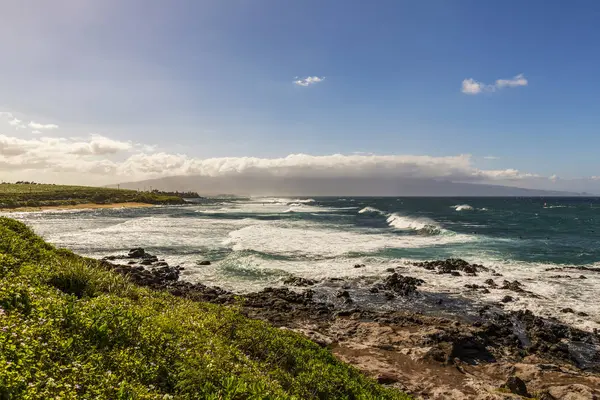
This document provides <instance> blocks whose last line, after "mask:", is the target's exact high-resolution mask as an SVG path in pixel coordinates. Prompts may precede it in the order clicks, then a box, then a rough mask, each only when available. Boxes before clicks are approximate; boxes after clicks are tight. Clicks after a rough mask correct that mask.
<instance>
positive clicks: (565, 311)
mask: <svg viewBox="0 0 600 400" xmlns="http://www.w3.org/2000/svg"><path fill="white" fill-rule="evenodd" d="M560 312H561V313H570V314H573V313H575V311H573V309H572V308H568V307H567V308H563V309H562V310H560Z"/></svg>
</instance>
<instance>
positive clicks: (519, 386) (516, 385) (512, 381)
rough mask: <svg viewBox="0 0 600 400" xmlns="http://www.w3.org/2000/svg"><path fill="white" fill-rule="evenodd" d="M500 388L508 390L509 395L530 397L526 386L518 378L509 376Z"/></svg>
mask: <svg viewBox="0 0 600 400" xmlns="http://www.w3.org/2000/svg"><path fill="white" fill-rule="evenodd" d="M502 388H504V389H508V390H510V392H511V393H514V394H518V395H519V396H524V397H531V396H530V395H529V392H527V385H525V382H523V380H522V379H521V378H519V377H516V376H511V377H510V378H508V380H507V381H506V383H504V384H503V385H502Z"/></svg>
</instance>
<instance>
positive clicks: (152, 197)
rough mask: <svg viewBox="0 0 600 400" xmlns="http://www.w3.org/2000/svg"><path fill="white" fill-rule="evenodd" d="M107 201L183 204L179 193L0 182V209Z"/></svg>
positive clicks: (101, 202) (105, 202) (108, 202)
mask: <svg viewBox="0 0 600 400" xmlns="http://www.w3.org/2000/svg"><path fill="white" fill-rule="evenodd" d="M110 203H148V204H183V203H184V200H183V199H182V198H181V197H179V196H173V195H164V194H161V193H156V192H152V193H150V192H137V191H135V190H120V189H108V188H100V187H90V186H66V185H44V184H23V183H19V184H16V183H1V184H0V208H17V207H51V206H67V205H78V204H110Z"/></svg>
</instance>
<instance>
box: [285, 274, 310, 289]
mask: <svg viewBox="0 0 600 400" xmlns="http://www.w3.org/2000/svg"><path fill="white" fill-rule="evenodd" d="M315 283H317V281H315V280H313V279H307V278H300V277H298V276H290V277H289V278H286V279H285V280H284V281H283V284H284V285H291V286H302V287H303V286H313V285H314V284H315Z"/></svg>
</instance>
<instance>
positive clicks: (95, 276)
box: [0, 218, 408, 400]
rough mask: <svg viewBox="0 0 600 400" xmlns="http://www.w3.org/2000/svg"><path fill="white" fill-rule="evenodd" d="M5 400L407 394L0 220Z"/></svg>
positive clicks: (277, 333) (234, 315)
mask: <svg viewBox="0 0 600 400" xmlns="http://www.w3.org/2000/svg"><path fill="white" fill-rule="evenodd" d="M0 398H2V399H50V398H60V399H92V398H93V399H157V400H158V399H190V400H191V399H407V398H408V397H407V396H406V395H404V394H402V393H400V392H398V391H393V390H391V389H386V388H383V387H382V386H380V385H378V384H376V383H375V382H373V381H371V380H369V379H367V378H365V377H364V376H363V375H361V374H360V373H359V372H358V371H356V370H355V369H354V368H352V367H350V366H348V365H346V364H343V363H342V362H340V361H338V360H337V359H336V358H335V357H334V356H333V355H332V354H331V352H330V351H329V350H327V349H323V348H321V347H320V346H318V345H317V344H315V343H313V342H310V341H308V340H307V339H305V338H304V337H302V336H300V335H299V334H296V333H293V332H290V331H286V330H280V329H276V328H273V327H271V326H269V325H267V324H266V323H264V322H260V321H257V320H251V319H247V318H245V317H243V316H242V315H241V314H239V313H238V312H237V310H236V308H235V307H233V308H230V307H226V306H217V305H211V304H207V303H201V302H194V301H191V300H186V299H183V298H180V297H174V296H172V295H170V294H168V293H167V292H162V291H151V290H149V289H145V288H141V287H138V286H135V285H133V284H132V283H131V282H130V281H128V280H127V279H126V278H124V277H122V276H121V275H117V274H116V273H113V272H110V271H108V270H105V269H104V268H103V267H102V264H101V263H100V262H97V261H95V260H90V259H85V258H82V257H79V256H77V255H74V254H72V253H71V252H69V251H66V250H60V249H55V248H54V247H53V246H51V245H49V244H47V243H45V242H44V241H43V240H42V239H40V238H39V237H37V236H36V235H35V234H34V233H33V232H32V231H31V230H30V229H29V228H27V227H26V226H25V225H24V224H22V223H19V222H17V221H14V220H12V219H8V218H0Z"/></svg>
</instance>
